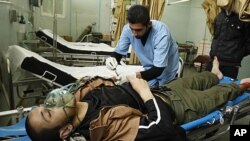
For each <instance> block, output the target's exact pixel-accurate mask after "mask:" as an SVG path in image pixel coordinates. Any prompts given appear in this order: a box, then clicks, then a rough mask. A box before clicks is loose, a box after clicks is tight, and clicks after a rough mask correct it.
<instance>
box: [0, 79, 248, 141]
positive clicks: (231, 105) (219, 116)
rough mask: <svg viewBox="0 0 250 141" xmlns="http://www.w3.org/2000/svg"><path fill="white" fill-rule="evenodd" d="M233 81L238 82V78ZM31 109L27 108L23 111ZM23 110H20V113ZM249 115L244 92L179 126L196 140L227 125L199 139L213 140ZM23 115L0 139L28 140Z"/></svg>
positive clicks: (229, 81) (5, 130)
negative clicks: (209, 135) (221, 128)
mask: <svg viewBox="0 0 250 141" xmlns="http://www.w3.org/2000/svg"><path fill="white" fill-rule="evenodd" d="M220 83H232V80H231V79H230V78H228V77H224V78H223V79H222V80H221V81H220ZM233 83H236V84H239V80H238V81H235V82H233ZM29 110H31V108H30V109H28V110H26V111H25V112H27V111H29ZM22 112H23V111H21V113H22ZM9 113H12V114H13V113H16V114H20V110H19V111H18V110H17V111H15V110H11V112H9ZM9 113H8V111H5V112H0V116H6V115H8V114H9ZM249 115H250V93H248V92H245V93H243V94H242V95H241V96H238V97H237V98H235V99H234V100H232V101H228V102H227V103H226V104H225V105H224V106H222V107H221V108H219V109H217V110H215V111H213V112H211V113H210V114H208V115H206V116H204V117H201V118H200V119H197V120H194V121H191V122H188V123H185V124H183V125H181V127H182V128H183V129H184V130H185V131H186V133H187V136H188V138H189V139H190V140H197V138H200V136H201V135H205V134H207V133H209V132H211V131H214V130H215V129H219V128H220V127H222V126H227V128H226V129H225V130H224V131H221V132H219V133H216V134H214V135H213V136H211V137H210V138H207V139H201V140H207V141H209V140H213V139H216V138H217V137H219V136H220V135H223V134H224V133H226V132H227V131H228V130H229V129H230V125H233V124H234V122H235V121H236V120H238V119H241V118H243V117H245V116H249ZM25 118H26V117H25V116H24V117H23V118H22V119H21V120H20V121H19V122H18V123H16V124H14V125H11V126H6V127H1V128H0V139H1V138H8V139H9V138H12V139H13V140H19V141H29V140H30V139H29V138H28V136H27V133H26V131H25V125H24V121H25Z"/></svg>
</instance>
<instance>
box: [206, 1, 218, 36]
mask: <svg viewBox="0 0 250 141" xmlns="http://www.w3.org/2000/svg"><path fill="white" fill-rule="evenodd" d="M202 7H203V8H204V10H205V13H206V14H207V26H208V29H209V31H210V33H211V35H214V19H215V17H216V16H217V15H218V14H219V12H220V8H219V7H218V6H217V0H204V1H203V3H202Z"/></svg>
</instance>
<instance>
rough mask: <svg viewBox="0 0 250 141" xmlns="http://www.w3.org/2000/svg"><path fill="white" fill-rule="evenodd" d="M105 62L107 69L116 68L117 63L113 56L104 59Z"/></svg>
mask: <svg viewBox="0 0 250 141" xmlns="http://www.w3.org/2000/svg"><path fill="white" fill-rule="evenodd" d="M105 64H106V66H107V68H108V69H111V70H114V69H116V67H117V65H118V63H117V61H116V59H115V58H114V57H109V58H107V59H106V61H105Z"/></svg>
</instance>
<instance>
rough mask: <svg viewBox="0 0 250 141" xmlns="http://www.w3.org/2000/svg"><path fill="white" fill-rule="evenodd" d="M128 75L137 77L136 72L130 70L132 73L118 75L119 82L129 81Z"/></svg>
mask: <svg viewBox="0 0 250 141" xmlns="http://www.w3.org/2000/svg"><path fill="white" fill-rule="evenodd" d="M127 76H129V77H130V78H136V73H135V72H130V73H122V74H119V76H118V77H117V80H118V84H119V85H120V84H122V83H124V82H128V81H129V80H128V79H127Z"/></svg>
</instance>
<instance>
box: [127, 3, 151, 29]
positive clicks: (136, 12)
mask: <svg viewBox="0 0 250 141" xmlns="http://www.w3.org/2000/svg"><path fill="white" fill-rule="evenodd" d="M127 20H128V22H129V23H131V24H135V23H141V24H143V25H147V24H148V22H149V21H150V17H149V11H148V9H147V8H146V7H144V6H142V5H133V6H131V7H130V8H129V10H128V12H127Z"/></svg>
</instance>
